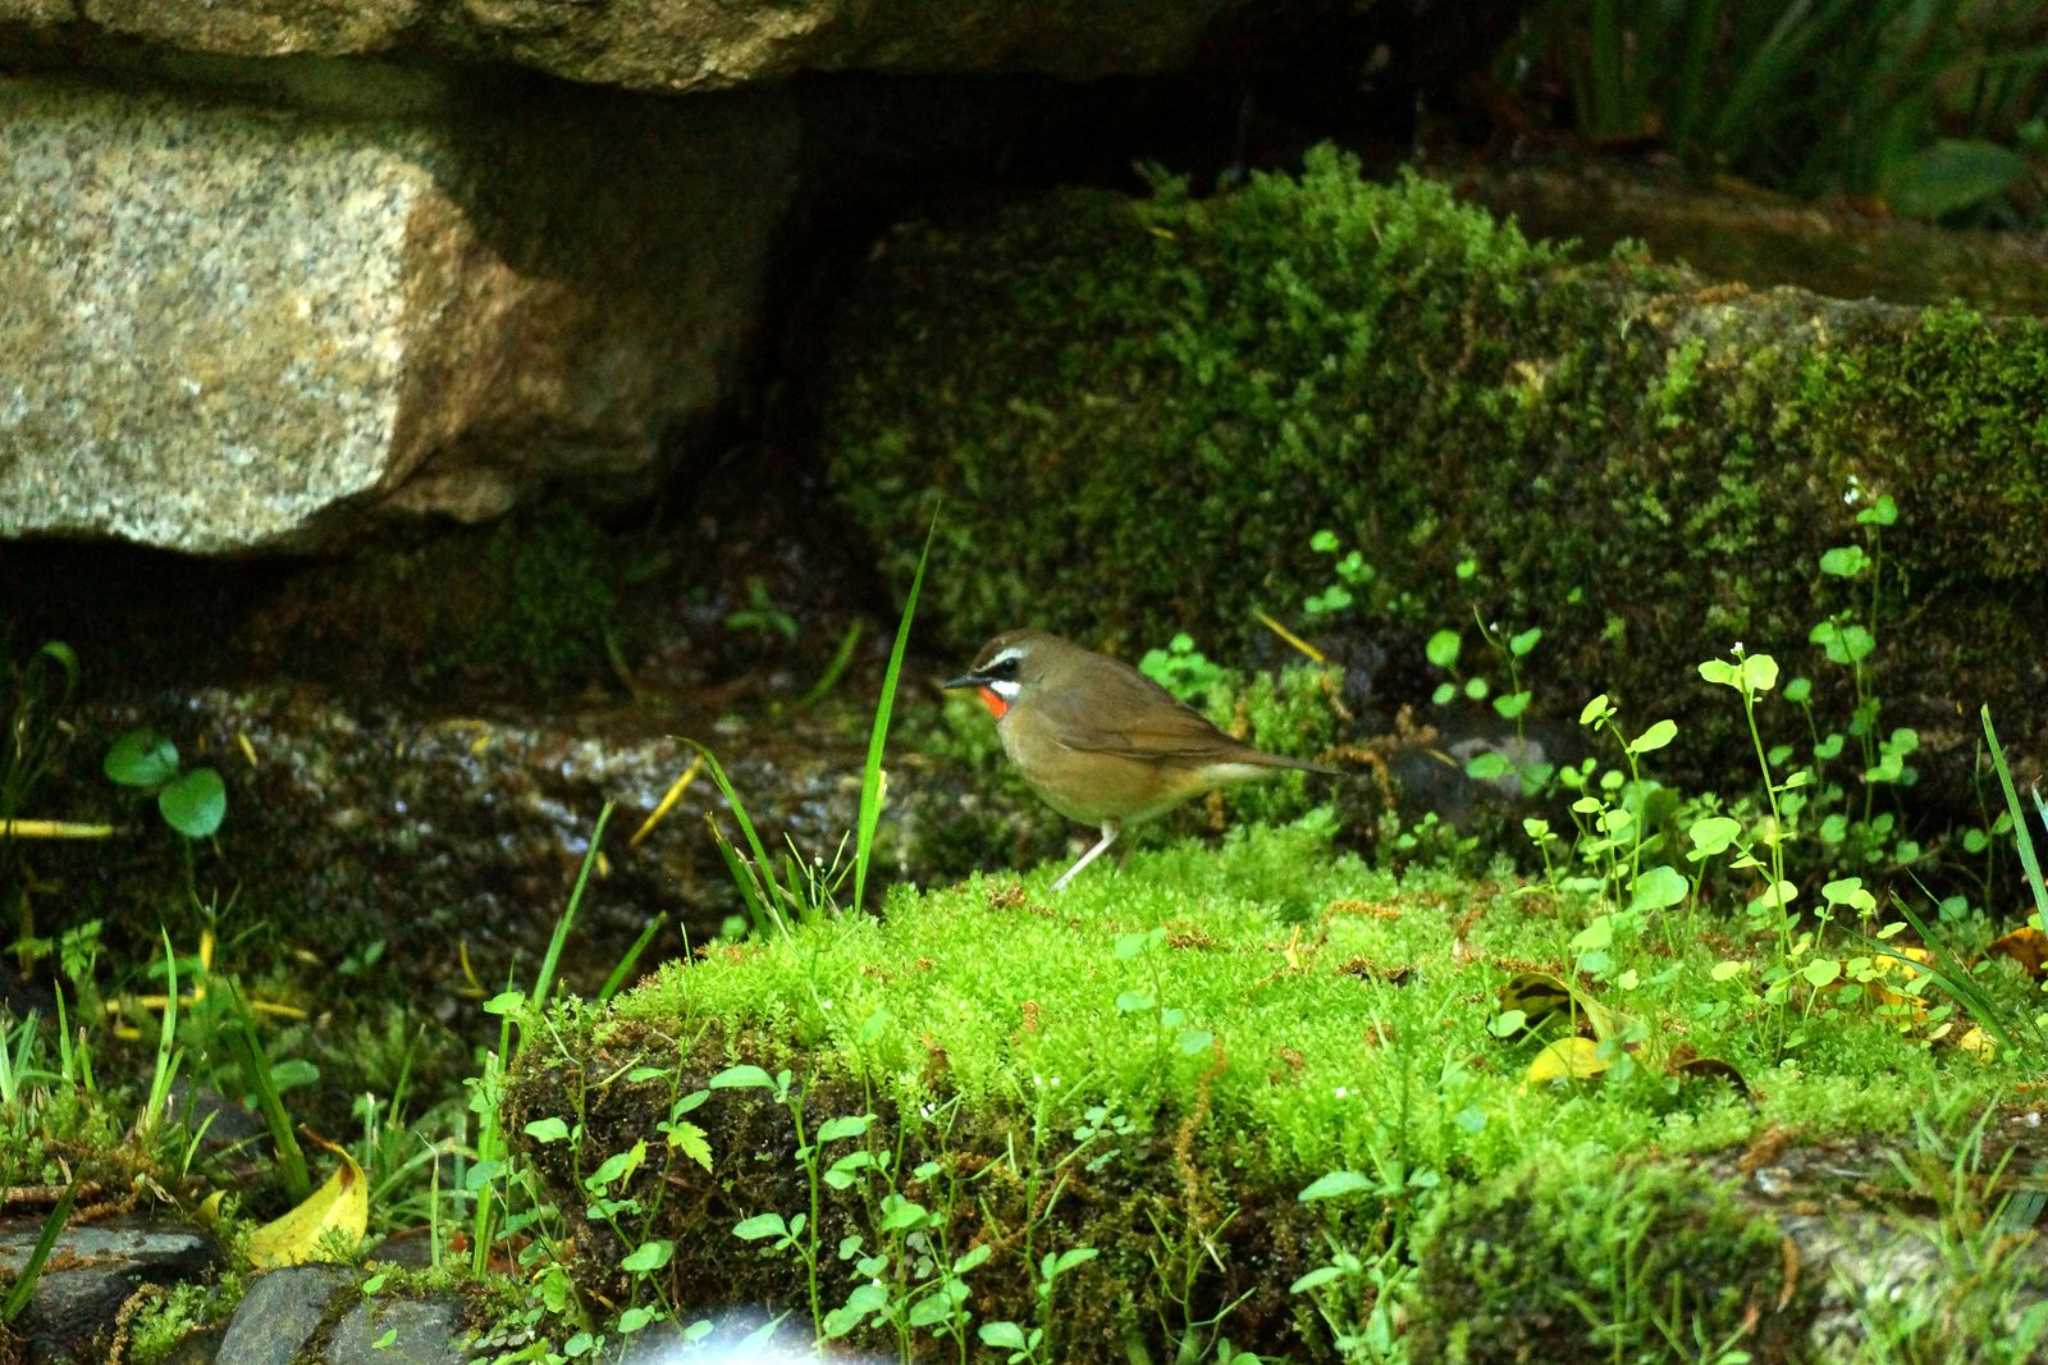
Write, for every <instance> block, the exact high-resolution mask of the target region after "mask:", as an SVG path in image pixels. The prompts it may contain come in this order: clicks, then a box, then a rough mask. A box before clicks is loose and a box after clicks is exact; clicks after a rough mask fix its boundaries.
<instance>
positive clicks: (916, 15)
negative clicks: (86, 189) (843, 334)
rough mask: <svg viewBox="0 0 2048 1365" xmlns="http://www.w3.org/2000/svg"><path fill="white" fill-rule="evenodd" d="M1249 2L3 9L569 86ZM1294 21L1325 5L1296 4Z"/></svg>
mask: <svg viewBox="0 0 2048 1365" xmlns="http://www.w3.org/2000/svg"><path fill="white" fill-rule="evenodd" d="M1252 8H1253V7H1251V6H1248V5H1246V4H1244V3H1243V0H1126V3H1121V4H1116V5H1105V4H1101V3H1099V0H1040V3H1036V4H1029V5H1020V4H1015V3H1011V0H953V2H952V3H948V4H943V5H933V4H927V3H920V2H919V0H891V2H890V3H881V4H877V3H874V0H812V2H810V3H804V4H794V5H792V4H771V3H748V4H733V3H730V0H614V2H613V3H608V4H588V3H564V0H0V36H4V30H5V29H6V28H7V27H9V26H13V27H16V28H18V29H22V30H25V31H26V32H28V33H29V34H30V35H32V36H44V35H49V36H55V35H57V34H60V33H61V34H63V35H64V36H65V37H66V38H67V39H68V40H71V41H78V40H81V39H90V38H93V37H101V36H103V37H108V38H117V39H140V40H142V41H144V42H148V43H153V44H161V45H164V46H167V47H174V48H181V49H185V50H189V51H195V52H212V53H221V54H229V55H235V56H261V57H271V56H281V55H285V54H318V55H329V56H335V55H357V54H364V53H382V52H388V51H394V50H399V51H405V52H408V53H412V54H422V53H423V54H426V55H430V56H434V57H443V58H445V57H456V58H479V57H481V58H486V59H489V60H493V61H504V62H516V63H519V64H522V65H526V66H532V67H536V68H538V69H540V70H543V71H547V72H551V73H553V74H555V75H558V76H565V77H568V78H569V79H571V80H577V81H587V82H593V83H600V84H608V85H624V86H632V87H637V88H642V89H658V90H715V89H722V88H726V87H730V86H734V85H738V84H742V83H746V82H753V81H762V80H773V79H777V78H780V77H784V76H789V75H793V74H795V73H797V72H801V71H817V70H829V71H843V70H874V71H917V72H931V71H955V72H970V71H1036V72H1045V73H1048V74H1052V75H1058V76H1066V77H1075V78H1085V77H1093V76H1103V75H1111V74H1122V73H1145V72H1155V71H1165V70H1172V69H1175V68H1177V67H1179V66H1182V65H1184V64H1186V63H1187V62H1188V61H1189V59H1190V58H1191V56H1192V55H1193V54H1194V53H1195V52H1196V51H1197V49H1198V48H1199V46H1200V45H1201V43H1202V40H1203V39H1204V38H1205V37H1206V36H1208V35H1209V34H1210V33H1211V31H1212V30H1213V29H1214V28H1215V27H1216V26H1217V22H1218V20H1219V18H1222V17H1225V16H1232V17H1235V16H1237V15H1240V14H1243V13H1246V12H1250V11H1251V10H1252ZM1297 8H1298V9H1300V10H1302V11H1303V12H1315V11H1318V10H1324V9H1335V8H1337V6H1334V5H1312V6H1300V7H1297Z"/></svg>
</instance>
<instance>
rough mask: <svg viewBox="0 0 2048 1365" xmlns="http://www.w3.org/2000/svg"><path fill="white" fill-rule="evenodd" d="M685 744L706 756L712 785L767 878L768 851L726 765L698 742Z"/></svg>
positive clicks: (686, 742) (686, 741) (705, 762)
mask: <svg viewBox="0 0 2048 1365" xmlns="http://www.w3.org/2000/svg"><path fill="white" fill-rule="evenodd" d="M683 743H685V744H687V745H689V746H690V747H691V748H693V749H695V750H696V751H697V752H698V753H700V754H702V755H704V766H705V767H707V768H709V769H711V784H712V785H713V786H715V787H717V788H718V794H719V795H720V796H723V797H724V798H725V804H726V805H727V806H729V807H731V809H732V818H733V819H734V820H737V821H738V822H739V826H740V833H741V834H742V835H743V836H744V837H745V838H746V841H747V851H748V852H749V853H751V854H753V855H754V866H755V867H758V868H760V869H762V875H763V876H764V877H765V876H767V869H768V868H769V867H770V866H771V864H770V863H769V861H768V850H767V849H766V848H765V847H763V846H762V844H761V836H760V835H759V834H758V833H756V832H755V830H754V822H753V820H752V819H751V818H750V817H749V816H748V815H747V803H746V802H744V801H742V800H740V794H739V791H738V790H737V789H736V788H734V786H733V785H732V779H731V778H730V777H728V776H726V773H725V765H724V764H723V763H720V762H719V761H718V755H717V754H714V753H712V752H711V750H710V749H709V748H707V747H705V746H704V745H702V744H699V743H698V742H697V741H696V740H694V739H686V740H684V741H683Z"/></svg>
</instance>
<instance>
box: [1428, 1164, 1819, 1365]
mask: <svg viewBox="0 0 2048 1365" xmlns="http://www.w3.org/2000/svg"><path fill="white" fill-rule="evenodd" d="M1416 1240H1417V1244H1418V1260H1419V1263H1420V1264H1419V1269H1418V1272H1417V1275H1416V1280H1415V1285H1414V1289H1413V1292H1412V1294H1411V1296H1410V1305H1411V1308H1412V1310H1413V1316H1412V1317H1411V1319H1410V1327H1409V1336H1408V1346H1409V1350H1410V1352H1411V1355H1412V1358H1414V1359H1417V1360H1432V1361H1442V1362H1445V1365H1479V1362H1502V1365H1506V1363H1507V1362H1536V1361H1543V1362H1549V1363H1551V1365H1570V1363H1571V1362H1581V1361H1582V1362H1586V1365H1594V1363H1595V1362H1607V1361H1614V1360H1662V1359H1666V1358H1669V1356H1670V1355H1671V1353H1673V1352H1676V1353H1678V1354H1679V1355H1680V1356H1681V1357H1685V1358H1690V1357H1691V1356H1692V1354H1693V1353H1694V1352H1699V1351H1704V1352H1705V1353H1706V1355H1705V1358H1708V1359H1714V1358H1717V1357H1716V1356H1715V1354H1714V1350H1713V1349H1712V1348H1719V1349H1720V1350H1723V1351H1727V1350H1735V1349H1742V1350H1746V1351H1748V1352H1749V1353H1750V1357H1749V1358H1751V1359H1760V1360H1779V1361H1782V1360H1788V1359H1797V1358H1799V1351H1798V1343H1799V1338H1800V1336H1801V1335H1802V1333H1803V1331H1804V1328H1805V1317H1806V1314H1805V1311H1804V1310H1803V1309H1802V1308H1801V1307H1800V1306H1799V1305H1797V1304H1796V1303H1786V1304H1783V1305H1781V1304H1780V1298H1781V1296H1784V1297H1786V1298H1788V1299H1789V1298H1792V1297H1793V1296H1794V1293H1795V1291H1796V1289H1797V1280H1796V1269H1794V1268H1793V1267H1792V1266H1789V1265H1788V1263H1787V1261H1786V1259H1785V1254H1784V1251H1783V1248H1782V1246H1781V1236H1780V1233H1779V1231H1778V1228H1777V1225H1776V1223H1775V1222H1774V1221H1773V1220H1771V1219H1769V1218H1766V1217H1759V1216H1757V1215H1755V1214H1752V1213H1750V1212H1748V1211H1746V1210H1745V1209H1743V1208H1742V1207H1741V1206H1740V1205H1739V1204H1738V1203H1737V1202H1736V1201H1735V1199H1734V1197H1733V1195H1732V1192H1731V1191H1730V1189H1729V1188H1728V1187H1727V1186H1725V1185H1724V1184H1722V1183H1721V1182H1718V1181H1715V1180H1713V1179H1711V1178H1709V1177H1707V1176H1705V1175H1702V1174H1700V1173H1698V1172H1696V1171H1694V1170H1692V1169H1690V1168H1689V1167H1686V1166H1684V1165H1661V1164H1660V1165H1629V1166H1620V1167H1617V1166H1616V1165H1615V1164H1614V1162H1613V1159H1612V1156H1611V1154H1610V1153H1607V1152H1604V1151H1598V1150H1593V1151H1577V1152H1571V1153H1567V1154H1565V1155H1564V1157H1563V1159H1562V1160H1560V1159H1558V1158H1556V1157H1547V1158H1546V1159H1545V1160H1543V1161H1541V1162H1536V1163H1531V1164H1530V1165H1528V1166H1525V1167H1523V1168H1521V1169H1518V1170H1514V1171H1510V1172H1506V1173H1504V1174H1503V1175H1501V1176H1499V1177H1497V1178H1495V1179H1493V1180H1491V1181H1488V1182H1486V1183H1484V1184H1481V1185H1477V1186H1474V1187H1472V1188H1468V1189H1462V1190H1459V1191H1458V1192H1456V1193H1455V1194H1452V1195H1451V1196H1450V1197H1449V1198H1447V1199H1445V1200H1444V1201H1443V1202H1442V1203H1441V1204H1439V1205H1438V1206H1437V1208H1436V1210H1435V1212H1434V1213H1433V1214H1432V1215H1431V1216H1430V1218H1429V1219H1428V1221H1427V1222H1426V1223H1425V1225H1424V1226H1423V1228H1422V1229H1421V1230H1420V1231H1419V1232H1418V1233H1417V1238H1416ZM1788 1274H1790V1275H1793V1276H1794V1278H1793V1279H1792V1280H1789V1281H1788V1279H1787V1276H1788Z"/></svg>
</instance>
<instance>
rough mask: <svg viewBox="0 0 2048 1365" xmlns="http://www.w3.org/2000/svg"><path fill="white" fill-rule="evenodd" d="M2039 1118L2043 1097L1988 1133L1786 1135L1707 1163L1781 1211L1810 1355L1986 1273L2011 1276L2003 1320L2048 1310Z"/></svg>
mask: <svg viewBox="0 0 2048 1365" xmlns="http://www.w3.org/2000/svg"><path fill="white" fill-rule="evenodd" d="M2042 1123H2043V1120H2042V1115H2041V1113H2040V1112H2039V1111H2038V1110H2024V1111H2019V1112H2016V1113H2011V1114H2005V1115H1999V1116H1994V1117H1993V1118H1992V1119H1991V1120H1989V1121H1988V1122H1987V1124H1986V1126H1985V1130H1984V1136H1983V1138H1982V1142H1981V1144H1975V1143H1973V1142H1972V1141H1971V1140H1970V1139H1963V1140H1962V1141H1961V1142H1960V1143H1958V1144H1949V1145H1943V1144H1938V1143H1936V1144H1930V1143H1927V1142H1922V1143H1920V1144H1919V1145H1917V1146H1916V1145H1915V1144H1913V1143H1912V1142H1910V1141H1907V1140H1904V1139H1901V1138H1897V1137H1872V1138H1868V1139H1865V1140H1863V1141H1861V1142H1858V1143H1854V1144H1832V1145H1823V1146H1815V1145H1811V1144H1801V1143H1799V1142H1798V1140H1797V1138H1796V1135H1792V1134H1778V1135H1776V1136H1775V1137H1768V1138H1766V1139H1765V1140H1761V1141H1759V1142H1757V1143H1755V1144H1752V1146H1751V1147H1750V1149H1749V1150H1748V1151H1747V1152H1743V1153H1732V1152H1731V1153H1724V1154H1722V1155H1721V1156H1719V1157H1715V1158H1712V1159H1710V1160H1709V1161H1708V1162H1707V1163H1706V1165H1707V1169H1708V1170H1709V1171H1711V1172H1712V1173H1713V1174H1715V1175H1717V1176H1720V1177H1722V1178H1725V1179H1731V1180H1736V1181H1739V1182H1740V1190H1741V1192H1742V1195H1743V1198H1744V1200H1745V1201H1746V1202H1747V1203H1749V1204H1750V1205H1751V1206H1752V1207H1753V1208H1755V1209H1756V1210H1757V1211H1758V1212H1759V1213H1762V1214H1766V1215H1768V1216H1770V1217H1771V1218H1773V1219H1774V1220H1775V1221H1776V1222H1777V1224H1778V1226H1779V1228H1780V1230H1781V1231H1782V1232H1783V1234H1784V1237H1785V1244H1786V1253H1785V1256H1786V1272H1787V1279H1788V1285H1789V1286H1790V1287H1791V1288H1792V1289H1798V1288H1800V1287H1802V1286H1804V1287H1811V1288H1813V1289H1814V1291H1815V1292H1816V1293H1817V1295H1818V1301H1817V1302H1816V1304H1815V1308H1814V1314H1813V1317H1812V1320H1811V1325H1810V1327H1809V1329H1808V1341H1809V1343H1810V1345H1811V1347H1812V1350H1813V1357H1812V1358H1813V1359H1816V1360H1844V1359H1848V1358H1850V1357H1852V1356H1854V1355H1856V1354H1857V1353H1858V1351H1859V1350H1861V1349H1864V1348H1866V1347H1867V1346H1868V1345H1869V1338H1870V1329H1871V1326H1872V1324H1873V1323H1877V1324H1884V1323H1900V1324H1909V1323H1924V1322H1929V1321H1943V1320H1946V1319H1947V1318H1948V1317H1949V1316H1950V1315H1951V1313H1952V1311H1953V1308H1954V1305H1955V1304H1956V1302H1957V1301H1958V1300H1959V1299H1960V1298H1962V1297H1963V1296H1967V1295H1969V1294H1971V1293H1972V1292H1973V1291H1974V1289H1975V1288H1976V1281H1977V1280H1978V1278H1979V1277H1980V1276H1981V1277H1983V1278H1985V1279H1987V1280H1992V1279H1998V1278H2004V1279H2005V1282H2006V1283H2008V1284H2010V1286H2011V1287H2012V1293H2011V1295H2010V1297H2009V1299H2008V1301H2007V1302H2006V1303H2004V1304H2003V1305H2001V1308H2002V1311H2003V1313H2004V1317H2005V1325H2006V1327H2007V1328H2008V1329H2012V1328H2014V1327H2017V1326H2018V1325H2019V1324H2020V1322H2021V1321H2022V1319H2023V1318H2025V1317H2026V1316H2027V1315H2028V1314H2029V1312H2032V1313H2034V1314H2036V1315H2038V1314H2039V1313H2040V1312H2042V1311H2048V1310H2043V1309H2042V1308H2041V1307H2040V1306H2041V1305H2043V1304H2048V1242H2044V1241H2043V1239H2042V1237H2041V1235H2040V1218H2041V1213H2042V1209H2043V1200H2042V1197H2041V1191H2040V1177H2039V1175H2038V1171H2039V1170H2040V1169H2041V1163H2042V1161H2043V1159H2044V1156H2048V1135H2044V1131H2043V1126H2042ZM1987 1215H1990V1216H1989V1217H1987ZM1994 1272H1995V1273H1994ZM1788 1297H1789V1291H1788Z"/></svg>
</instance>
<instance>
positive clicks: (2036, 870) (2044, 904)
mask: <svg viewBox="0 0 2048 1365" xmlns="http://www.w3.org/2000/svg"><path fill="white" fill-rule="evenodd" d="M1978 714H1979V715H1981V716H1982V717H1983V720H1984V742H1985V743H1986V744H1987V745H1989V746H1990V749H1991V766H1992V767H1994V768H1996V769H1997V770H1998V785H1999V786H2000V787H2002V788H2004V789H2005V808H2006V809H2007V810H2009V811H2011V812H2012V839H2013V843H2014V844H2016V845H2018V846H2019V852H2020V866H2021V868H2023V869H2024V870H2025V871H2026V874H2027V886H2028V888H2029V889H2030V890H2032V891H2033V893H2034V912H2035V913H2036V914H2038V915H2039V916H2040V917H2041V921H2040V922H2041V926H2042V927H2043V928H2044V929H2048V885H2044V884H2043V883H2042V881H2041V860H2040V859H2039V858H2036V857H2035V856H2034V839H2033V836H2032V835H2030V834H2028V833H2027V812H2026V810H2025V809H2024V808H2022V807H2021V805H2020V794H2019V793H2018V792H2017V791H2015V790H2013V785H2012V769H2010V768H2008V767H2006V766H2005V750H2004V749H2003V748H2002V747H2001V746H2000V745H1999V743H1998V731H1996V730H1994V729H1993V728H1992V727H1991V707H1990V706H1989V705H1988V704H1987V705H1985V706H1984V707H1983V708H1982V710H1981V711H1980V712H1979V713H1978Z"/></svg>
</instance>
